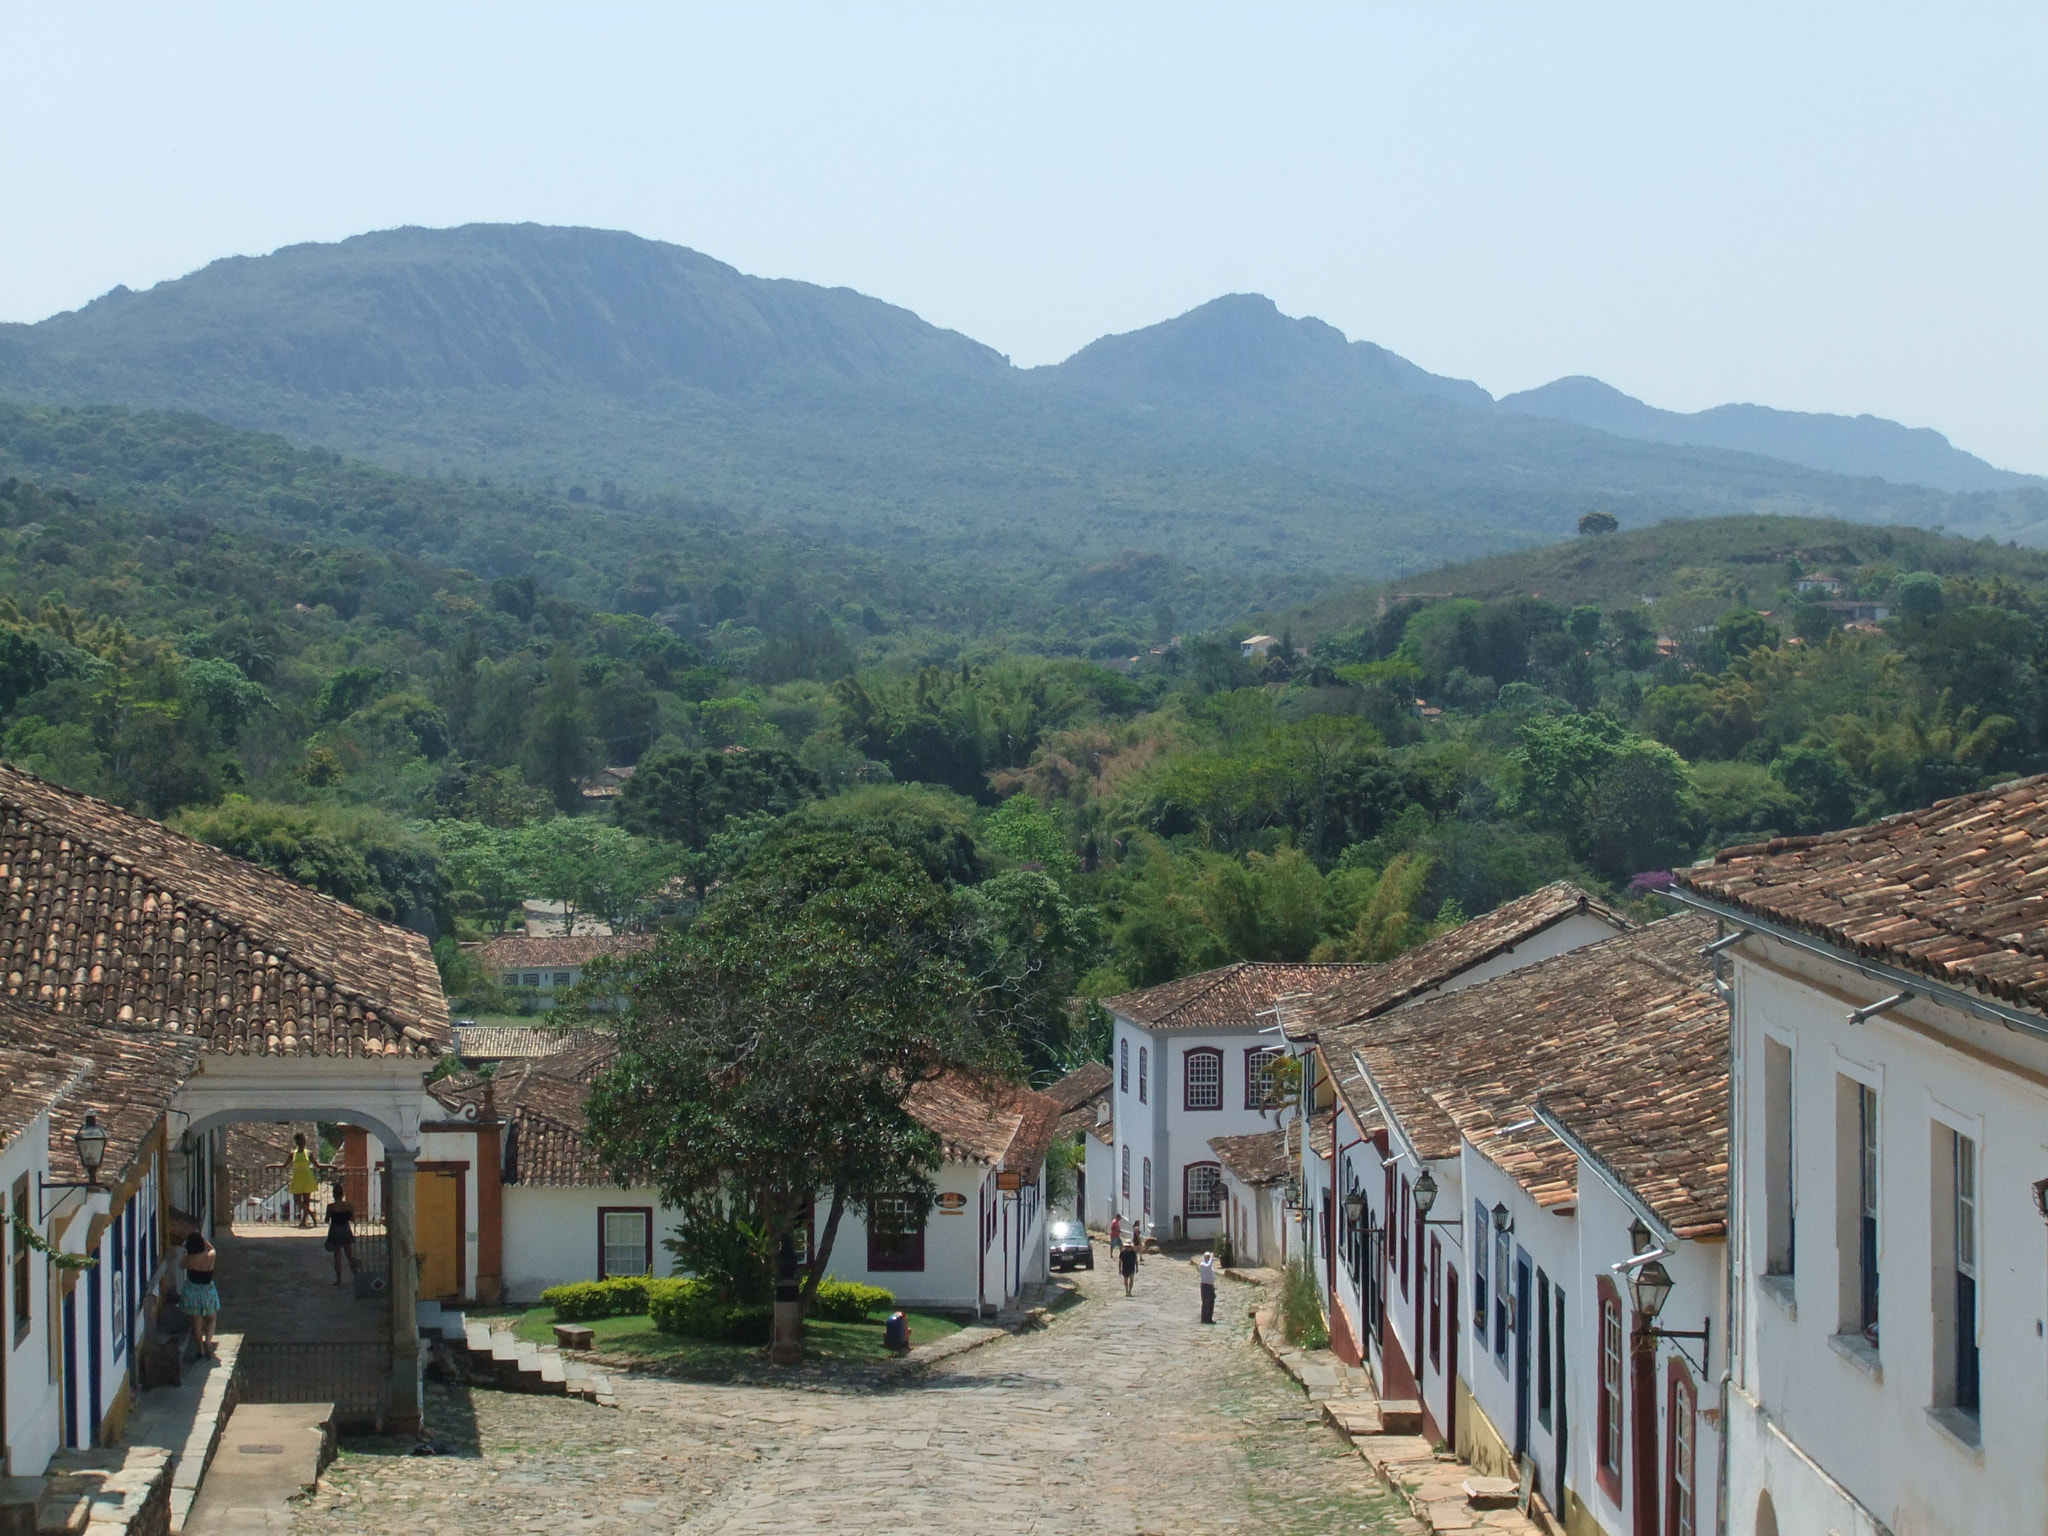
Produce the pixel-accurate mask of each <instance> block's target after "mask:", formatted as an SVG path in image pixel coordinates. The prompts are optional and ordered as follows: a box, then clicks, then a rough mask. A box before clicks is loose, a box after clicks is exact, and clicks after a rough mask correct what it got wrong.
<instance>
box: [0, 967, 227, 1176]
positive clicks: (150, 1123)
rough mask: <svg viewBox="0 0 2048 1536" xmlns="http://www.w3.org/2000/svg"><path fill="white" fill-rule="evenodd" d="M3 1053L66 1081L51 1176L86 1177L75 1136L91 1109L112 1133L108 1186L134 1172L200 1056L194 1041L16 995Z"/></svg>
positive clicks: (0, 1013) (38, 1073) (54, 1104)
mask: <svg viewBox="0 0 2048 1536" xmlns="http://www.w3.org/2000/svg"><path fill="white" fill-rule="evenodd" d="M0 1051H4V1053H5V1054H6V1055H7V1056H8V1057H12V1058H26V1059H28V1060H31V1061H33V1062H35V1063H38V1064H39V1065H38V1066H36V1067H35V1068H33V1069H31V1070H30V1071H29V1072H28V1073H26V1074H25V1075H26V1076H30V1077H32V1078H33V1080H34V1081H36V1082H38V1083H41V1082H46V1081H49V1080H52V1079H61V1091H60V1092H59V1093H58V1094H57V1095H56V1096H55V1097H54V1098H51V1099H48V1100H46V1102H47V1103H48V1104H49V1106H50V1176H51V1177H52V1178H55V1179H82V1178H84V1177H85V1169H84V1168H82V1167H81V1166H80V1165H79V1162H78V1149H77V1145H76V1143H75V1142H74V1141H73V1139H72V1138H73V1137H74V1136H75V1135H76V1134H77V1132H78V1128H79V1126H80V1125H82V1124H83V1123H84V1121H85V1116H86V1114H87V1112H88V1111H90V1112H91V1113H93V1114H94V1115H95V1116H97V1118H98V1120H99V1123H100V1126H101V1128H102V1129H103V1130H105V1131H106V1133H107V1150H106V1159H105V1161H104V1162H103V1163H102V1164H101V1166H100V1182H101V1183H103V1184H118V1183H119V1182H120V1181H121V1180H122V1179H123V1178H124V1177H125V1176H126V1175H127V1173H128V1171H129V1169H130V1168H132V1167H133V1166H134V1163H135V1159H136V1155H137V1154H138V1153H139V1152H140V1151H141V1150H142V1146H143V1144H144V1142H146V1141H147V1140H148V1139H149V1136H150V1133H151V1132H152V1131H154V1130H155V1129H156V1125H157V1122H158V1121H159V1120H161V1119H162V1118H163V1114H164V1111H165V1110H166V1109H168V1108H169V1107H170V1102H171V1099H172V1098H173V1096H175V1095H176V1093H177V1091H178V1089H179V1088H180V1087H182V1086H183V1085H184V1082H185V1080H186V1079H187V1078H188V1077H190V1076H191V1075H192V1070H193V1068H194V1066H195V1065H196V1064H197V1062H198V1046H197V1043H196V1042H194V1041H192V1040H189V1039H184V1038H180V1037H178V1036H172V1035H164V1034H161V1033H144V1032H142V1031H140V1030H132V1029H115V1028H108V1027H104V1026H98V1025H92V1024H88V1023H86V1022H85V1021H84V1020H82V1019H72V1018H65V1017H62V1016H60V1015H58V1014H54V1013H50V1012H48V1011H46V1010H45V1009H42V1008H37V1007H34V1006H32V1005H30V1004H26V1003H23V1002H20V1001H18V1000H16V999H12V998H9V999H6V1000H0ZM34 1113H35V1111H31V1112H30V1115H29V1118H33V1116H34Z"/></svg>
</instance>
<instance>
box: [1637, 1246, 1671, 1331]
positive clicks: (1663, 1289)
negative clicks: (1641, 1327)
mask: <svg viewBox="0 0 2048 1536" xmlns="http://www.w3.org/2000/svg"><path fill="white" fill-rule="evenodd" d="M1628 1294H1629V1299H1630V1300H1631V1301H1633V1302H1634V1303H1635V1306H1636V1311H1637V1312H1638V1313H1640V1314H1641V1315H1642V1318H1643V1320H1644V1321H1645V1322H1650V1323H1654V1322H1656V1321H1657V1314H1658V1313H1660V1312H1662V1311H1663V1310H1664V1303H1665V1302H1667V1301H1669V1300H1670V1299H1671V1271H1669V1270H1668V1269H1666V1268H1665V1267H1664V1261H1663V1260H1662V1259H1652V1260H1650V1262H1649V1263H1647V1264H1642V1265H1638V1266H1637V1268H1636V1270H1635V1273H1633V1274H1632V1275H1630V1276H1629V1277H1628Z"/></svg>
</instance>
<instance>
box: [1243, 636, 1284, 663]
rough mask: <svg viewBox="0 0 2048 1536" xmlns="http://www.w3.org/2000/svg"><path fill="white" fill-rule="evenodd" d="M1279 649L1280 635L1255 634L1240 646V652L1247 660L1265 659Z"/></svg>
mask: <svg viewBox="0 0 2048 1536" xmlns="http://www.w3.org/2000/svg"><path fill="white" fill-rule="evenodd" d="M1279 649H1280V638H1279V636H1277V635H1253V636H1252V637H1251V638H1250V639H1249V640H1246V641H1244V642H1243V643H1242V644H1241V645H1240V646H1239V647H1238V654H1239V655H1240V656H1242V657H1243V658H1244V659H1245V660H1246V661H1263V660H1265V659H1266V658H1267V657H1268V656H1270V655H1272V654H1273V653H1274V652H1275V651H1277V650H1279Z"/></svg>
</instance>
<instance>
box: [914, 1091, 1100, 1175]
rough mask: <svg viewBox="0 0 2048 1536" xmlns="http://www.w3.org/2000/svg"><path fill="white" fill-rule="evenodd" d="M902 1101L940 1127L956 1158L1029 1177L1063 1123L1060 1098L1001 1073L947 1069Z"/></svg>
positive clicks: (942, 1143) (935, 1129)
mask: <svg viewBox="0 0 2048 1536" xmlns="http://www.w3.org/2000/svg"><path fill="white" fill-rule="evenodd" d="M903 1107H904V1108H905V1109H906V1110H908V1111H909V1112H910V1116H911V1118H912V1119H914V1120H916V1121H917V1122H918V1124H920V1125H922V1126H924V1127H925V1128H926V1129H927V1130H930V1131H933V1132H935V1133H937V1135H938V1138H939V1143H940V1146H941V1147H942V1148H943V1149H944V1152H945V1155H946V1157H947V1158H948V1159H949V1160H951V1161H953V1162H962V1163H984V1164H988V1165H991V1166H993V1165H994V1164H996V1163H1007V1165H1008V1166H1009V1167H1010V1168H1012V1169H1015V1170H1017V1171H1019V1172H1022V1173H1024V1174H1025V1175H1026V1176H1027V1177H1028V1176H1029V1175H1030V1174H1032V1173H1034V1172H1036V1171H1037V1168H1038V1165H1039V1163H1041V1162H1042V1161H1044V1159H1045V1153H1046V1149H1047V1148H1048V1147H1050V1146H1051V1145H1052V1138H1053V1128H1054V1126H1056V1125H1057V1124H1058V1123H1059V1118H1060V1113H1061V1111H1060V1105H1059V1101H1058V1100H1057V1099H1054V1098H1051V1097H1050V1096H1048V1095H1046V1094H1043V1093H1036V1092H1033V1091H1032V1090H1031V1089H1029V1088H1027V1087H1025V1086H1024V1085H1023V1084H1022V1083H1012V1082H1008V1081H1005V1080H1004V1079H1001V1078H985V1077H975V1076H971V1075H969V1074H968V1073H965V1072H946V1073H942V1074H941V1075H940V1076H938V1077H934V1078H927V1079H926V1080H925V1081H924V1082H921V1083H919V1084H918V1085H917V1086H916V1087H914V1088H912V1089H911V1090H910V1093H909V1095H908V1096H907V1097H906V1098H905V1099H904V1101H903Z"/></svg>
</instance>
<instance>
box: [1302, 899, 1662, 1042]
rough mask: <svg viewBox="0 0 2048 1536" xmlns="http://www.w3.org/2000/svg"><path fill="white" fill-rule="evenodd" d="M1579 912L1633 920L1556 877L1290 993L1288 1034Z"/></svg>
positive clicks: (1416, 987) (1400, 999)
mask: <svg viewBox="0 0 2048 1536" xmlns="http://www.w3.org/2000/svg"><path fill="white" fill-rule="evenodd" d="M1581 912H1586V913H1591V914H1592V915H1594V916H1596V917H1599V918H1602V919H1604V920H1605V921H1606V922H1608V923H1610V924H1612V925H1613V926H1614V928H1615V930H1616V931H1617V932H1626V931H1627V930H1628V929H1630V928H1632V927H1634V926H1635V925H1634V924H1633V923H1631V922H1630V921H1629V920H1628V919H1627V918H1625V917H1623V916H1622V915H1621V914H1620V913H1619V912H1616V911H1615V910H1614V909H1613V908H1611V907H1608V906H1606V905H1605V904H1603V903H1602V902H1600V901H1598V900H1596V899H1595V898H1594V897H1592V896H1589V895H1588V894H1587V893H1586V892H1584V891H1582V890H1580V889H1579V888H1578V887H1577V886H1576V885H1573V884H1572V883H1571V882H1570V881H1569V880H1559V881H1556V882H1554V883H1553V884H1550V885H1546V886H1544V887H1543V888H1542V889H1541V890H1538V891H1531V892H1530V893H1529V894H1528V895H1527V896H1522V897H1518V898H1517V899H1516V900H1514V901H1510V902H1506V903H1503V904H1502V905H1501V906H1498V907H1495V908H1494V909H1493V910H1492V911H1491V912H1487V913H1484V914H1482V915H1481V916H1479V917H1475V918H1473V919H1472V920H1471V921H1470V922H1466V923H1460V924H1459V925H1458V926H1457V927H1456V928H1453V929H1452V930H1451V931H1450V932H1449V933H1446V934H1442V935H1440V936H1438V937H1437V938H1434V939H1431V940H1430V941H1429V942H1428V943H1427V944H1418V945H1417V946H1416V947H1415V948H1413V949H1411V950H1409V951H1408V953H1406V954H1405V955H1402V956H1400V957H1399V958H1397V959H1394V960H1390V961H1388V962H1387V963H1386V964H1385V965H1378V966H1373V967H1370V968H1369V969H1365V970H1363V971H1362V973H1361V974H1359V975H1356V976H1352V977H1345V978H1340V979H1337V980H1335V981H1333V982H1332V983H1331V984H1330V985H1328V986H1326V987H1323V988H1320V989H1318V990H1317V991H1315V992H1311V993H1306V994H1305V995H1303V996H1301V997H1298V998H1292V999H1290V1000H1289V1001H1288V1003H1287V1006H1286V1007H1284V1008H1283V1009H1281V1018H1282V1019H1283V1020H1284V1021H1285V1023H1286V1026H1287V1038H1288V1039H1290V1040H1313V1039H1315V1038H1316V1037H1317V1035H1318V1034H1319V1033H1320V1032H1321V1031H1323V1030H1326V1029H1334V1028H1338V1027H1340V1026H1342V1025H1346V1024H1354V1023H1357V1022H1358V1021H1359V1020H1361V1019H1369V1018H1372V1017H1374V1016H1375V1015H1377V1014H1382V1013H1385V1012H1386V1011H1387V1010H1389V1009H1391V1008H1398V1007H1400V1006H1401V1005H1402V1004H1403V1003H1406V1002H1408V1001H1410V1000H1411V999H1413V998H1416V997H1420V996H1421V995H1422V994H1423V993H1425V992H1429V991H1432V990H1433V989H1435V988H1437V987H1440V986H1442V985H1443V984H1444V983H1445V982H1447V981H1450V980H1452V979H1454V978H1455V977H1457V976H1459V975H1460V974H1462V973H1463V972H1465V971H1469V970H1471V969H1472V968H1473V967H1474V966H1476V965H1483V964H1485V963H1486V962H1487V961H1489V960H1492V959H1494V958H1495V957H1497V956H1499V955H1504V954H1506V953H1507V952H1508V951H1509V950H1511V949H1513V948H1515V947H1516V946H1517V945H1520V944H1524V943H1527V942H1528V941H1529V940H1530V939H1532V938H1534V937H1535V936H1536V935H1537V934H1539V933H1541V932H1542V931H1543V930H1544V929H1546V928H1549V927H1551V926H1553V925H1554V924H1557V923H1561V922H1563V921H1564V920H1565V919H1566V918H1568V917H1573V916H1576V915H1577V914H1579V913H1581Z"/></svg>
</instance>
